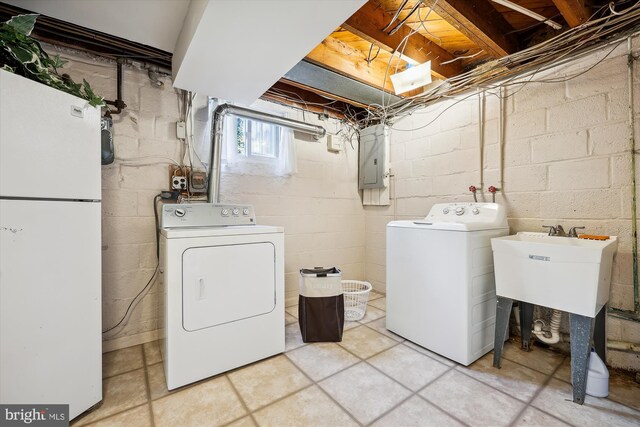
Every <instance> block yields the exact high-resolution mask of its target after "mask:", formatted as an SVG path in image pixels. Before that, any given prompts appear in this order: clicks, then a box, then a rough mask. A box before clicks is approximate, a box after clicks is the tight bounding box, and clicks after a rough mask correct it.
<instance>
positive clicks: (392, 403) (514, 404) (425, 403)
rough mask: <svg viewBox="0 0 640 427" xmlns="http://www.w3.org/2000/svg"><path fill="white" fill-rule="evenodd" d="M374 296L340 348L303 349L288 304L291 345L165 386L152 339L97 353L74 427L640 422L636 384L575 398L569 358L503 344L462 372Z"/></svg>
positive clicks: (615, 379) (620, 381)
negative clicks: (97, 382)
mask: <svg viewBox="0 0 640 427" xmlns="http://www.w3.org/2000/svg"><path fill="white" fill-rule="evenodd" d="M384 309H385V299H384V296H383V295H380V294H376V293H374V294H372V296H371V299H370V302H369V307H368V309H367V315H366V317H365V318H364V319H363V320H362V321H361V322H349V323H347V324H346V327H345V333H344V337H343V341H342V342H341V343H314V344H304V343H303V342H302V339H301V337H300V333H299V329H298V324H297V319H296V316H297V307H296V306H292V307H287V309H286V316H285V317H286V322H285V323H286V352H285V353H284V354H281V355H278V356H274V357H271V358H269V359H266V360H263V361H260V362H257V363H254V364H251V365H249V366H246V367H242V368H238V369H236V370H234V371H231V372H228V373H226V374H222V375H218V376H216V377H213V378H209V379H206V380H203V381H200V382H198V383H196V384H193V385H191V386H187V387H183V388H181V389H178V390H175V391H172V392H168V391H167V389H166V385H165V381H164V372H163V367H162V361H161V358H160V351H159V347H158V343H157V342H153V343H147V344H144V345H142V346H135V347H130V348H126V349H123V350H118V351H114V352H111V353H107V354H105V355H104V369H103V376H104V401H103V404H102V406H100V407H99V408H97V409H95V410H94V411H92V412H89V413H87V414H86V415H84V416H83V417H81V418H78V419H76V420H75V421H74V423H72V425H74V426H81V425H91V426H127V427H130V426H140V427H144V426H234V427H240V426H256V425H259V426H274V427H284V426H332V427H333V426H358V425H373V426H458V425H472V426H501V425H505V426H506V425H516V426H521V425H537V426H556V425H557V426H562V425H579V426H604V425H608V426H638V425H640V385H638V384H637V383H634V382H633V381H631V380H630V379H627V378H626V377H624V376H620V375H615V374H614V375H613V376H612V378H611V382H610V392H611V393H610V396H609V398H607V399H598V398H593V397H590V396H587V399H586V403H585V404H584V405H583V406H579V405H576V404H574V403H572V402H571V401H570V399H571V385H570V383H569V378H570V375H571V373H570V366H569V359H568V358H567V357H565V356H564V355H561V354H558V353H554V352H552V351H548V350H544V349H542V348H538V347H535V346H534V347H533V349H532V350H531V352H529V353H524V352H522V351H521V350H520V349H519V348H518V346H517V345H515V344H513V343H508V344H507V345H506V346H505V355H504V359H503V367H502V369H500V370H497V369H494V368H493V367H492V366H491V364H492V353H490V354H488V355H486V356H485V357H483V358H481V359H480V360H478V361H476V362H475V363H473V364H472V365H471V366H469V367H464V366H461V365H458V364H456V363H453V362H451V361H449V360H447V359H445V358H443V357H440V356H438V355H437V354H434V353H432V352H430V351H428V350H426V349H424V348H421V347H419V346H417V345H415V344H413V343H411V342H408V341H406V340H404V339H403V338H401V337H399V336H397V335H394V334H393V333H391V332H389V331H387V330H386V329H385V327H384V325H385V312H384Z"/></svg>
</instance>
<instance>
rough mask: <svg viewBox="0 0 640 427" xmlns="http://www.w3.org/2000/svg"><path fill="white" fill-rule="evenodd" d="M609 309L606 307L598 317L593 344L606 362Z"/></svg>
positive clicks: (594, 328)
mask: <svg viewBox="0 0 640 427" xmlns="http://www.w3.org/2000/svg"><path fill="white" fill-rule="evenodd" d="M607 308H608V306H607V305H604V306H603V307H602V309H601V310H600V312H599V313H598V314H597V315H596V321H595V326H594V327H593V342H594V347H595V349H596V353H597V354H598V356H600V359H602V360H603V361H605V362H606V360H607V354H606V351H607V333H606V332H607V330H606V323H607Z"/></svg>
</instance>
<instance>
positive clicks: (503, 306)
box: [493, 296, 513, 368]
mask: <svg viewBox="0 0 640 427" xmlns="http://www.w3.org/2000/svg"><path fill="white" fill-rule="evenodd" d="M512 306H513V300H512V299H511V298H505V297H500V296H499V297H498V304H497V306H496V331H495V335H494V341H493V366H494V367H496V368H500V366H501V363H500V359H501V358H502V349H503V348H504V341H505V340H506V339H507V333H508V331H509V317H510V315H511V307H512Z"/></svg>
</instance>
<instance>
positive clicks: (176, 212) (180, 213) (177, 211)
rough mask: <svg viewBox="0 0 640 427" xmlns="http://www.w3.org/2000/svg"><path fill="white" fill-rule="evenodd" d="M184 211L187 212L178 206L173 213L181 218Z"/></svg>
mask: <svg viewBox="0 0 640 427" xmlns="http://www.w3.org/2000/svg"><path fill="white" fill-rule="evenodd" d="M186 213H187V212H186V211H185V210H184V209H182V208H178V209H176V210H175V214H176V216H177V217H180V218H182V217H183V216H185V214H186Z"/></svg>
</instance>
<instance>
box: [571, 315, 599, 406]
mask: <svg viewBox="0 0 640 427" xmlns="http://www.w3.org/2000/svg"><path fill="white" fill-rule="evenodd" d="M593 320H594V319H593V318H591V317H586V316H581V315H579V314H574V313H569V324H570V333H571V382H572V384H573V401H574V402H575V403H577V404H579V405H582V404H583V403H584V396H585V394H586V390H587V370H588V368H589V353H590V350H591V338H592V337H593V323H594V322H593Z"/></svg>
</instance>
